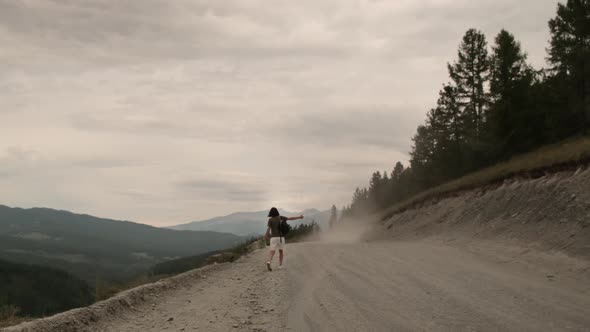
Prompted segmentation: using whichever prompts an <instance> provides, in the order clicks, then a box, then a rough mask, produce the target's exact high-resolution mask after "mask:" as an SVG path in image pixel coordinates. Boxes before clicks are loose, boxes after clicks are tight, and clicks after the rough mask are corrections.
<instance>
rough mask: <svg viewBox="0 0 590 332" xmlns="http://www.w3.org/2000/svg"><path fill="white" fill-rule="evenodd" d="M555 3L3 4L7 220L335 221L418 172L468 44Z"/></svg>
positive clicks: (539, 48)
mask: <svg viewBox="0 0 590 332" xmlns="http://www.w3.org/2000/svg"><path fill="white" fill-rule="evenodd" d="M557 2H558V1H553V0H551V1H550V0H541V1H540V0H525V1H521V2H518V3H516V4H515V3H514V2H513V1H507V0H500V1H492V0H483V1H478V2H477V3H475V2H473V1H467V0H457V1H451V0H423V1H415V0H402V1H390V2H388V1H370V0H366V1H342V0H338V1H336V0H326V1H321V2H318V1H307V0H306V1H298V2H289V1H277V2H272V5H269V4H268V3H267V2H262V1H240V0H235V1H224V2H219V1H211V0H210V1H207V0H203V1H198V2H193V1H175V2H168V1H157V0H149V1H140V0H128V1H114V0H113V1H98V0H97V1H85V2H83V3H82V2H76V1H49V0H47V1H14V2H10V1H0V19H1V20H0V41H1V42H2V44H3V45H4V47H3V49H2V51H0V59H1V60H2V63H3V65H4V67H3V68H2V69H3V70H2V71H1V72H0V86H1V87H2V89H1V90H0V105H1V108H0V109H1V110H0V131H1V132H2V140H0V204H3V205H8V206H14V207H22V208H28V207H34V206H39V207H49V208H54V209H63V210H68V211H72V212H76V213H86V214H91V215H95V216H98V217H104V218H112V219H125V220H131V221H135V222H140V223H146V224H151V225H154V226H169V225H176V224H181V223H186V222H190V221H194V220H205V219H209V218H212V217H216V216H223V215H227V214H230V213H233V212H237V211H261V210H266V209H268V208H270V207H271V206H281V207H283V208H285V209H286V210H289V211H301V210H303V209H306V208H317V209H320V210H325V209H328V208H329V207H330V206H331V205H332V204H336V205H337V207H338V208H340V207H341V206H342V205H343V204H346V203H348V202H349V200H350V197H351V195H352V192H353V190H354V189H355V187H357V186H363V185H365V184H366V182H367V180H368V178H369V176H370V174H371V172H373V171H375V170H380V171H384V170H387V171H391V169H392V168H393V165H394V163H395V162H396V161H398V160H399V161H402V162H404V163H405V162H406V161H407V159H408V151H409V150H410V146H411V136H412V135H413V134H414V132H415V130H416V127H417V126H418V125H419V124H421V123H422V122H423V120H424V119H425V114H426V112H427V111H428V110H429V109H430V108H431V107H433V106H434V105H435V103H436V98H437V94H438V90H439V89H440V87H441V85H442V84H443V83H445V82H447V81H448V75H447V70H446V63H447V62H452V61H454V60H455V58H456V52H457V46H458V45H459V42H460V40H461V38H462V36H463V34H464V32H465V31H466V30H467V29H469V28H472V27H474V28H477V29H480V30H482V31H483V32H484V33H485V34H486V37H487V39H488V43H492V42H493V38H494V37H495V35H496V34H497V33H498V32H499V31H500V29H502V28H504V29H507V30H509V31H510V32H512V33H514V35H515V37H516V38H517V39H518V40H519V41H520V42H521V43H522V47H523V50H524V51H526V52H527V53H528V55H529V62H530V63H532V64H533V65H534V66H535V67H536V68H541V67H544V66H545V56H546V52H545V48H546V47H547V45H548V43H547V41H548V39H549V31H548V27H547V21H548V20H549V18H551V17H553V16H554V15H555V8H556V5H557Z"/></svg>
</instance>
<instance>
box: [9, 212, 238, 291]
mask: <svg viewBox="0 0 590 332" xmlns="http://www.w3.org/2000/svg"><path fill="white" fill-rule="evenodd" d="M240 241H241V238H240V237H238V236H236V235H233V234H225V233H216V232H193V231H174V230H170V229H162V228H157V227H152V226H148V225H143V224H137V223H133V222H128V221H117V220H109V219H101V218H96V217H92V216H88V215H80V214H74V213H70V212H67V211H57V210H51V209H41V208H35V209H19V208H10V207H6V206H1V205H0V258H2V259H5V260H8V261H12V262H19V263H28V264H39V265H46V266H51V267H56V268H60V269H63V270H65V271H68V272H70V273H73V274H74V275H76V276H78V277H80V278H83V279H85V280H87V281H89V282H90V283H91V284H93V283H94V282H95V281H96V279H97V278H100V279H106V280H116V279H125V278H128V277H130V276H133V275H134V274H136V273H138V272H143V271H145V270H147V269H148V268H149V267H150V266H152V265H154V264H156V263H158V262H161V261H164V260H167V259H171V258H175V257H181V256H192V255H198V254H202V253H206V252H210V251H214V250H219V249H225V248H229V247H232V246H233V245H235V244H236V243H238V242H240Z"/></svg>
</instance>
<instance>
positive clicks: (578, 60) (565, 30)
mask: <svg viewBox="0 0 590 332" xmlns="http://www.w3.org/2000/svg"><path fill="white" fill-rule="evenodd" d="M549 30H550V33H551V40H550V46H549V48H548V50H547V51H548V53H549V56H548V58H547V60H548V61H549V63H551V65H552V71H553V72H554V74H555V75H557V76H559V77H560V78H561V79H563V80H564V81H565V82H566V85H567V86H568V87H569V90H570V91H571V92H570V96H569V97H570V98H569V99H570V105H571V106H570V107H571V112H570V113H571V114H570V116H569V117H568V120H569V125H570V126H572V127H573V128H574V130H575V131H578V132H579V131H584V130H587V129H588V128H589V127H590V0H567V2H566V4H565V5H564V4H561V3H560V4H558V6H557V16H556V17H555V18H553V19H551V20H550V21H549Z"/></svg>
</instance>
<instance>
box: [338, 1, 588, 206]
mask: <svg viewBox="0 0 590 332" xmlns="http://www.w3.org/2000/svg"><path fill="white" fill-rule="evenodd" d="M549 31H550V36H551V38H550V41H549V45H548V47H547V63H548V66H547V68H533V67H532V66H531V65H530V64H529V63H528V62H527V54H526V52H525V50H523V49H522V47H521V44H520V42H519V41H518V40H517V37H516V36H514V35H513V34H512V33H510V32H509V31H506V30H502V31H500V32H499V33H498V34H497V35H496V36H495V37H494V38H493V42H492V45H491V47H490V46H489V45H488V42H487V38H486V36H485V35H484V34H483V33H482V32H481V31H479V30H477V29H469V30H468V31H467V32H466V33H465V35H464V36H463V39H462V40H461V43H460V45H459V49H458V52H457V58H456V59H454V60H453V61H452V62H451V63H449V64H448V66H447V67H448V73H449V81H447V82H443V84H442V87H441V90H440V91H439V94H438V100H437V101H436V103H435V104H434V106H433V107H432V109H430V110H429V111H428V113H427V116H426V121H425V123H424V124H423V125H420V126H419V127H418V129H417V131H416V134H415V135H414V137H413V142H414V144H413V146H412V150H411V152H410V156H411V157H410V164H409V165H403V164H402V163H401V162H397V163H395V167H394V168H393V170H392V171H391V172H388V171H385V172H383V173H381V172H380V171H377V172H374V173H373V175H372V176H371V178H370V181H369V186H368V188H362V189H361V188H357V189H356V191H355V192H354V195H353V197H352V202H351V204H350V205H349V206H346V207H344V208H343V213H342V215H343V216H344V217H347V216H353V215H355V214H363V213H366V212H371V211H375V210H378V209H381V208H384V207H387V206H390V205H392V204H395V203H398V202H401V201H403V200H405V199H407V198H408V197H411V196H413V195H415V194H417V193H419V192H422V191H424V190H427V189H429V188H433V187H435V186H437V185H440V184H442V183H444V182H447V181H449V180H452V179H456V178H459V177H461V176H463V175H465V174H467V173H471V172H474V171H476V170H479V169H482V168H485V167H488V166H490V165H494V164H497V163H499V162H502V161H505V160H508V159H510V158H512V157H514V156H516V155H519V154H522V153H525V152H528V151H531V150H534V149H536V148H538V147H541V146H544V145H547V144H552V143H556V142H560V141H562V140H564V139H568V138H570V137H576V136H583V135H587V134H588V132H589V128H590V1H586V0H568V1H567V2H566V3H560V4H559V5H558V8H557V14H556V16H555V17H554V18H553V19H551V20H550V21H549ZM578 146H585V144H584V143H580V144H578ZM557 148H559V147H557ZM574 148H575V147H574ZM539 153H543V151H541V152H539ZM584 156H585V154H583V153H575V152H574V153H572V158H573V159H576V160H577V159H580V158H582V159H583V158H585V157H584ZM560 161H563V160H556V162H560ZM551 162H552V161H551V160H545V161H543V163H549V164H550V163H551ZM540 166H547V165H541V164H540Z"/></svg>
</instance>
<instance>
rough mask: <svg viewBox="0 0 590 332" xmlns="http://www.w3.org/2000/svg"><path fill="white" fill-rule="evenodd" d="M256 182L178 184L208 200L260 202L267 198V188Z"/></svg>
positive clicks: (214, 181) (180, 187)
mask: <svg viewBox="0 0 590 332" xmlns="http://www.w3.org/2000/svg"><path fill="white" fill-rule="evenodd" d="M257 186H260V184H254V183H237V182H233V181H231V180H211V179H201V180H188V181H185V182H182V183H179V184H178V187H179V189H180V190H181V191H182V192H185V193H188V194H190V195H196V197H197V198H200V199H202V198H206V199H207V200H231V201H239V202H260V201H263V200H265V199H266V198H267V197H266V194H267V192H268V191H267V190H265V189H264V188H262V187H257Z"/></svg>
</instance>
